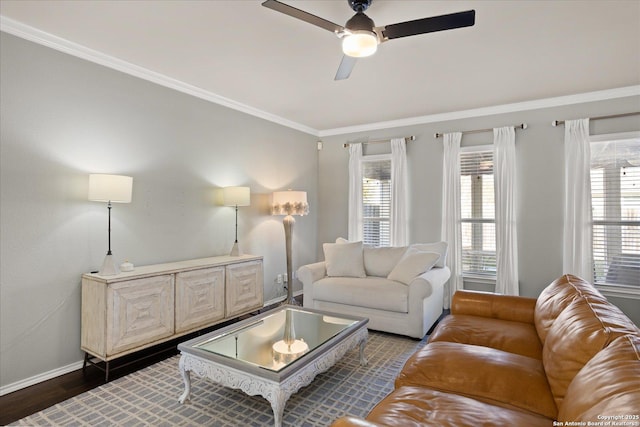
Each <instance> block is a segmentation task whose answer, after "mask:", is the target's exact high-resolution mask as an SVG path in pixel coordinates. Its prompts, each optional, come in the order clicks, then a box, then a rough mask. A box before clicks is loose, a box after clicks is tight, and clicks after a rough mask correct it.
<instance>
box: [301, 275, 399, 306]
mask: <svg viewBox="0 0 640 427" xmlns="http://www.w3.org/2000/svg"><path fill="white" fill-rule="evenodd" d="M313 299H314V300H316V301H326V302H333V303H337V304H347V305H354V306H358V307H367V308H373V309H376V310H387V311H394V312H397V313H408V312H409V287H408V286H407V285H405V284H403V283H400V282H395V281H393V280H389V279H386V278H382V277H367V278H363V279H360V278H354V277H326V278H324V279H320V280H318V281H317V282H315V283H314V284H313Z"/></svg>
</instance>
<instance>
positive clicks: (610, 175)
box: [591, 135, 640, 286]
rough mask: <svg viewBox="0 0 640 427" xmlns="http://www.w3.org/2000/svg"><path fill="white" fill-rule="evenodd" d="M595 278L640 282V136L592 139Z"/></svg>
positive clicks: (607, 281) (614, 282)
mask: <svg viewBox="0 0 640 427" xmlns="http://www.w3.org/2000/svg"><path fill="white" fill-rule="evenodd" d="M591 209H592V221H593V227H592V230H593V268H594V282H595V283H596V284H599V285H604V284H607V285H620V286H640V136H635V137H629V136H628V135H627V137H626V138H625V137H624V135H619V136H618V138H616V135H609V136H606V135H605V136H597V137H593V138H592V143H591Z"/></svg>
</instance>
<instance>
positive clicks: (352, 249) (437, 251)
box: [298, 239, 450, 338]
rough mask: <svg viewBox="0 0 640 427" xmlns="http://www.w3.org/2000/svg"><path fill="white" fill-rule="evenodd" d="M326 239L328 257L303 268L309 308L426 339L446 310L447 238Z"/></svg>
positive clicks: (304, 288)
mask: <svg viewBox="0 0 640 427" xmlns="http://www.w3.org/2000/svg"><path fill="white" fill-rule="evenodd" d="M338 242H340V243H325V244H324V246H323V249H324V254H325V261H322V262H317V263H314V264H308V265H305V266H302V267H300V268H299V269H298V278H299V279H300V280H301V281H302V284H303V292H304V297H303V301H304V306H305V307H310V308H315V309H320V310H327V311H332V312H336V313H344V314H350V315H354V316H361V317H367V318H369V324H368V327H369V328H370V329H373V330H378V331H384V332H390V333H394V334H400V335H406V336H409V337H413V338H422V337H424V336H425V334H426V333H427V332H428V331H429V329H430V328H431V326H433V324H434V323H435V322H436V321H437V320H438V318H439V317H440V315H441V314H442V310H443V302H444V299H443V294H444V291H443V289H444V287H445V284H446V283H447V281H448V280H449V276H450V271H449V268H447V267H446V266H445V260H446V255H447V245H446V243H445V242H438V243H430V244H414V245H411V246H408V247H368V246H363V245H362V242H346V241H344V240H343V239H338Z"/></svg>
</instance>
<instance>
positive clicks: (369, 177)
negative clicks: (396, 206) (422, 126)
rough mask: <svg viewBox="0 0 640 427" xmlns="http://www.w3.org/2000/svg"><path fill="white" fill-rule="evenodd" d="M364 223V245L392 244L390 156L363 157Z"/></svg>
mask: <svg viewBox="0 0 640 427" xmlns="http://www.w3.org/2000/svg"><path fill="white" fill-rule="evenodd" d="M362 225H363V238H362V241H363V243H364V244H365V245H373V246H390V245H391V157H390V156H375V157H374V156H371V158H364V159H363V160H362Z"/></svg>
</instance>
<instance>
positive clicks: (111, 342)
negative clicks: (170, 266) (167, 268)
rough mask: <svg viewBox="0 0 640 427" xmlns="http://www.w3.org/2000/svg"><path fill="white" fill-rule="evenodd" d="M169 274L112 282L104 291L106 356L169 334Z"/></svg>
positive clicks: (171, 326)
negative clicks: (105, 303)
mask: <svg viewBox="0 0 640 427" xmlns="http://www.w3.org/2000/svg"><path fill="white" fill-rule="evenodd" d="M173 294H174V288H173V275H172V274H167V275H161V276H154V277H147V278H143V279H134V280H128V281H125V282H118V283H113V284H111V285H110V286H109V288H108V291H107V307H108V310H107V313H108V314H107V316H110V317H111V319H110V321H107V325H109V326H108V328H107V356H109V355H112V354H115V353H119V352H122V351H125V350H128V349H131V348H134V347H137V346H140V345H143V344H147V343H150V342H153V341H155V340H158V339H161V338H164V337H167V336H170V335H173V331H174V308H173Z"/></svg>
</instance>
